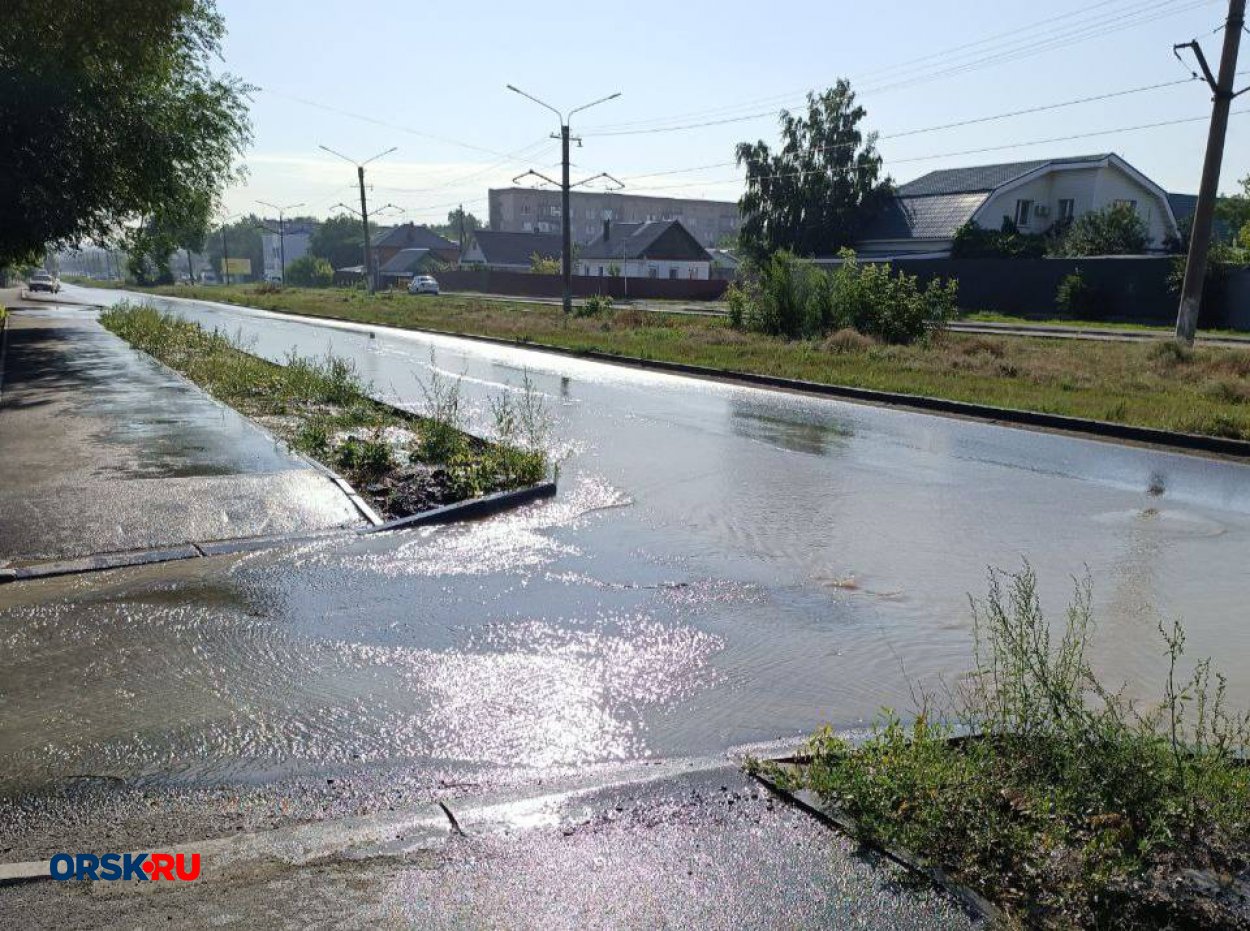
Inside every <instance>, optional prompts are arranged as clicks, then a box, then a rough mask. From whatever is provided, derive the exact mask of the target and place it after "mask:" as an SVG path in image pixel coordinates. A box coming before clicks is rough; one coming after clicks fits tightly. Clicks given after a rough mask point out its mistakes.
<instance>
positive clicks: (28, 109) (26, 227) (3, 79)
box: [0, 0, 251, 265]
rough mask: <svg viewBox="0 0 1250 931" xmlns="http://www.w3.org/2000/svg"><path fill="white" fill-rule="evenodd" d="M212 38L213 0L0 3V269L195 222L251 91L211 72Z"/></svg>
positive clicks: (238, 142) (230, 149)
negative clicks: (85, 242)
mask: <svg viewBox="0 0 1250 931" xmlns="http://www.w3.org/2000/svg"><path fill="white" fill-rule="evenodd" d="M223 34H224V27H223V23H222V19H221V17H220V16H219V15H218V13H217V11H216V9H215V8H214V6H213V3H212V0H56V2H47V0H8V2H7V3H6V5H5V10H4V13H3V14H0V216H2V217H3V218H4V222H2V223H0V265H3V264H6V263H9V262H13V261H16V260H19V259H21V258H22V257H24V256H28V255H31V254H34V253H37V252H39V251H41V250H42V249H43V248H44V247H45V246H60V245H65V244H73V243H75V242H77V241H79V240H81V239H83V238H85V237H92V238H95V239H97V240H101V241H107V240H111V239H115V238H116V234H117V233H118V232H119V231H120V230H121V229H122V228H123V227H127V228H129V227H135V226H138V227H139V228H141V229H143V228H146V229H149V230H151V231H152V232H153V233H154V234H155V233H158V232H161V231H162V229H164V228H165V227H168V226H170V225H178V224H180V223H182V222H183V221H185V220H186V219H188V218H189V217H192V216H194V215H197V214H198V215H200V216H202V217H203V218H205V220H206V218H207V215H208V214H207V212H205V211H204V210H202V205H203V204H205V203H207V204H212V203H213V202H214V201H215V200H216V198H217V195H218V193H219V192H220V190H221V188H222V187H223V186H224V185H225V184H226V183H227V182H229V181H230V180H231V179H233V178H234V177H235V175H236V172H235V169H234V167H233V166H234V160H235V157H236V156H237V155H238V154H239V153H240V152H241V151H242V149H243V147H244V146H245V145H246V143H247V142H248V141H249V139H250V131H251V127H250V123H249V121H248V117H247V95H248V91H249V88H248V87H247V86H246V85H245V84H243V83H242V82H241V81H239V80H238V79H237V78H234V77H232V76H230V75H228V74H226V75H218V74H214V73H213V71H212V70H211V67H210V66H211V64H212V62H213V60H214V59H215V58H218V57H219V56H220V48H221V39H222V36H223ZM176 218H180V219H176ZM203 229H204V228H203V227H201V229H200V232H203ZM162 235H163V234H162Z"/></svg>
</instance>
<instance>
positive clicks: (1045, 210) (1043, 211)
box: [1033, 204, 1050, 217]
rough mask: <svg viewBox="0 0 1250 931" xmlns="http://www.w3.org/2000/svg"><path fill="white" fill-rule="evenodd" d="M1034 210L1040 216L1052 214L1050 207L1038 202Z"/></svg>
mask: <svg viewBox="0 0 1250 931" xmlns="http://www.w3.org/2000/svg"><path fill="white" fill-rule="evenodd" d="M1033 212H1034V213H1035V214H1037V215H1038V216H1039V217H1048V216H1050V207H1048V206H1046V204H1038V205H1037V206H1036V207H1034V208H1033Z"/></svg>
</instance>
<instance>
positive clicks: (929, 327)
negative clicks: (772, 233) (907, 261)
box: [726, 249, 958, 344]
mask: <svg viewBox="0 0 1250 931" xmlns="http://www.w3.org/2000/svg"><path fill="white" fill-rule="evenodd" d="M838 257H839V258H840V259H841V264H840V265H839V266H838V267H837V268H836V269H834V270H832V271H825V270H824V269H822V268H819V267H817V266H815V265H812V264H811V263H809V262H803V261H800V260H799V259H797V258H795V256H794V255H792V254H791V253H789V252H784V251H783V252H776V253H774V254H773V255H771V256H769V258H768V259H766V260H764V261H762V262H759V263H755V262H748V263H747V264H746V266H745V267H744V269H743V270H742V272H741V274H740V279H741V284H738V283H735V284H732V285H730V287H729V290H728V293H727V295H726V303H727V304H728V305H729V322H730V324H731V325H732V326H734V327H735V328H737V329H747V330H752V331H754V332H756V333H763V334H765V335H768V336H783V337H785V338H787V339H817V338H823V337H826V336H828V335H829V334H830V333H834V332H837V331H842V330H852V331H854V332H856V333H858V334H860V335H862V336H866V337H869V338H871V339H876V340H879V341H881V342H883V343H899V344H906V343H914V342H917V341H920V340H924V339H927V338H928V337H929V336H931V335H932V334H934V333H935V332H937V331H939V330H941V329H942V327H944V326H945V325H946V322H947V321H948V320H950V319H952V318H953V317H954V316H955V314H956V310H957V308H956V303H955V300H956V296H957V294H958V282H956V281H955V280H953V279H952V280H950V281H943V280H941V279H935V280H934V281H931V282H929V284H928V285H926V286H925V287H923V288H922V287H920V285H919V283H918V281H917V278H916V276H915V275H908V274H907V273H906V272H902V271H898V272H896V271H894V269H893V268H892V267H891V265H890V263H888V262H886V263H871V262H870V263H868V264H861V263H860V262H859V261H857V260H856V258H855V253H854V252H853V251H852V250H850V249H843V250H842V251H841V252H840V253H839V254H838Z"/></svg>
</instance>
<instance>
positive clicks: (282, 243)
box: [256, 200, 304, 284]
mask: <svg viewBox="0 0 1250 931" xmlns="http://www.w3.org/2000/svg"><path fill="white" fill-rule="evenodd" d="M256 203H258V204H261V205H262V206H265V207H272V208H273V209H274V210H276V211H278V261H279V262H280V263H281V276H280V277H281V278H282V283H283V284H286V211H288V210H293V209H295V208H296V207H302V206H304V205H303V203H299V204H287V205H286V206H285V207H279V206H278V205H277V204H271V203H269V201H267V200H258V201H257V202H256Z"/></svg>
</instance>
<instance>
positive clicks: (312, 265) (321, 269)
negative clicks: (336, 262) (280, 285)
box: [284, 255, 334, 288]
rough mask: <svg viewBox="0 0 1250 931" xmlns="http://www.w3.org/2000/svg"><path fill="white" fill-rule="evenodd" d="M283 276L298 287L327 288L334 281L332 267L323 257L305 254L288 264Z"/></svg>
mask: <svg viewBox="0 0 1250 931" xmlns="http://www.w3.org/2000/svg"><path fill="white" fill-rule="evenodd" d="M284 277H285V278H286V280H287V282H289V283H290V284H293V285H296V286H298V287H302V288H328V287H329V286H330V285H331V284H333V283H334V267H333V266H332V265H330V263H329V262H327V261H326V260H325V259H320V258H317V256H315V255H306V256H303V257H302V258H298V259H296V260H295V261H294V262H292V263H291V264H290V265H288V266H287V267H286V275H285V276H284Z"/></svg>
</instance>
